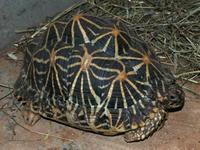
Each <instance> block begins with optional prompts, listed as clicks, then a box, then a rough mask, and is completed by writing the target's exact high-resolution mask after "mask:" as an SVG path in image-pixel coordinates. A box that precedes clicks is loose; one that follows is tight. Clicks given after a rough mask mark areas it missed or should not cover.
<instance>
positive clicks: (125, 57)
mask: <svg viewBox="0 0 200 150" xmlns="http://www.w3.org/2000/svg"><path fill="white" fill-rule="evenodd" d="M118 58H119V59H120V60H142V58H140V57H132V56H119V57H118Z"/></svg>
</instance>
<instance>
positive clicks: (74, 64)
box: [68, 62, 81, 69]
mask: <svg viewBox="0 0 200 150" xmlns="http://www.w3.org/2000/svg"><path fill="white" fill-rule="evenodd" d="M79 65H81V63H80V62H76V63H73V64H71V65H69V67H68V69H70V68H73V67H76V66H79Z"/></svg>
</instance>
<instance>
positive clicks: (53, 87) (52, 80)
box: [51, 72, 56, 106]
mask: <svg viewBox="0 0 200 150" xmlns="http://www.w3.org/2000/svg"><path fill="white" fill-rule="evenodd" d="M51 84H52V89H53V96H52V97H51V98H52V99H53V104H54V106H56V101H55V98H54V97H55V86H54V77H53V72H51Z"/></svg>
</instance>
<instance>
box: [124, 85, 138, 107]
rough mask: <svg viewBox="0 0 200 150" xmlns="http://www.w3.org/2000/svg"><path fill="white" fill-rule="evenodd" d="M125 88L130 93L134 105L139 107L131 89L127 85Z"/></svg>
mask: <svg viewBox="0 0 200 150" xmlns="http://www.w3.org/2000/svg"><path fill="white" fill-rule="evenodd" d="M125 87H126V90H127V91H128V94H129V95H130V97H131V99H132V100H133V103H134V104H135V105H137V102H136V100H135V98H134V96H133V95H132V94H133V93H131V91H130V90H129V88H128V87H127V86H126V85H125Z"/></svg>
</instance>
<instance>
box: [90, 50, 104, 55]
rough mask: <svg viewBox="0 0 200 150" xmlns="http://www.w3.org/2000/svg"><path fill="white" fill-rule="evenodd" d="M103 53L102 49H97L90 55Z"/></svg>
mask: <svg viewBox="0 0 200 150" xmlns="http://www.w3.org/2000/svg"><path fill="white" fill-rule="evenodd" d="M102 52H103V50H102V49H96V50H94V51H93V52H92V53H91V54H90V55H91V56H93V55H95V54H97V53H102Z"/></svg>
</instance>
